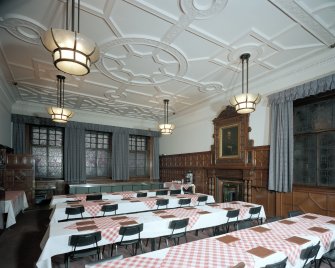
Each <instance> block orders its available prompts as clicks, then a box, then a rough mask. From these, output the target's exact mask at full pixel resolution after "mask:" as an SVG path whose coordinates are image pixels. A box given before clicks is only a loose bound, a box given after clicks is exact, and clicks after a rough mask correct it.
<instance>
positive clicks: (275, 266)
mask: <svg viewBox="0 0 335 268" xmlns="http://www.w3.org/2000/svg"><path fill="white" fill-rule="evenodd" d="M286 262H287V258H285V259H283V260H282V261H279V262H276V263H271V264H268V265H265V268H285V267H286Z"/></svg>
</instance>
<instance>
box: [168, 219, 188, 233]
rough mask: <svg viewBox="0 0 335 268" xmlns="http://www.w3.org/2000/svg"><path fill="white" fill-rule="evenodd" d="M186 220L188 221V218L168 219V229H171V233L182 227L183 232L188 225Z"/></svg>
mask: <svg viewBox="0 0 335 268" xmlns="http://www.w3.org/2000/svg"><path fill="white" fill-rule="evenodd" d="M188 222H189V218H185V219H180V220H173V221H170V223H169V229H172V234H173V233H174V232H175V231H176V230H179V229H182V228H184V232H186V227H187V225H188Z"/></svg>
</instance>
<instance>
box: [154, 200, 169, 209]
mask: <svg viewBox="0 0 335 268" xmlns="http://www.w3.org/2000/svg"><path fill="white" fill-rule="evenodd" d="M168 204H169V199H157V200H156V206H157V209H159V207H161V206H165V207H166V208H167V207H168Z"/></svg>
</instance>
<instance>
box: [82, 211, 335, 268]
mask: <svg viewBox="0 0 335 268" xmlns="http://www.w3.org/2000/svg"><path fill="white" fill-rule="evenodd" d="M334 240H335V218H334V217H329V216H324V215H318V214H313V213H307V214H303V215H300V216H297V217H292V218H288V219H283V220H279V221H276V222H272V223H267V224H263V225H258V226H255V227H252V228H247V229H243V230H238V231H234V232H230V233H227V234H224V235H220V236H216V237H210V238H206V239H202V240H198V241H194V242H189V243H185V244H181V245H177V246H174V247H170V248H165V249H162V250H158V251H154V252H149V253H145V254H141V255H137V256H134V257H129V258H125V259H123V260H115V261H108V260H107V261H105V262H102V263H100V264H87V265H86V266H85V267H86V268H111V267H113V268H126V267H137V268H142V267H143V268H144V267H146V268H167V267H169V268H173V267H176V268H180V267H181V268H198V267H210V268H214V267H245V268H249V267H250V268H251V267H257V268H258V267H264V266H265V265H267V264H273V263H276V262H279V261H281V260H284V259H285V258H287V264H286V267H288V268H290V267H302V266H303V264H304V260H302V259H300V254H301V252H302V250H303V249H305V248H307V247H309V246H312V245H316V244H318V243H320V250H319V252H318V254H317V257H316V258H317V259H320V258H321V256H322V255H323V254H324V253H326V252H327V251H329V249H330V248H329V247H330V244H331V242H332V241H334Z"/></svg>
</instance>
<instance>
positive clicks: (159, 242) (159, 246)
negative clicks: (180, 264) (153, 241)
mask: <svg viewBox="0 0 335 268" xmlns="http://www.w3.org/2000/svg"><path fill="white" fill-rule="evenodd" d="M161 239H162V238H161V237H160V238H159V241H158V249H160V248H161Z"/></svg>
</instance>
